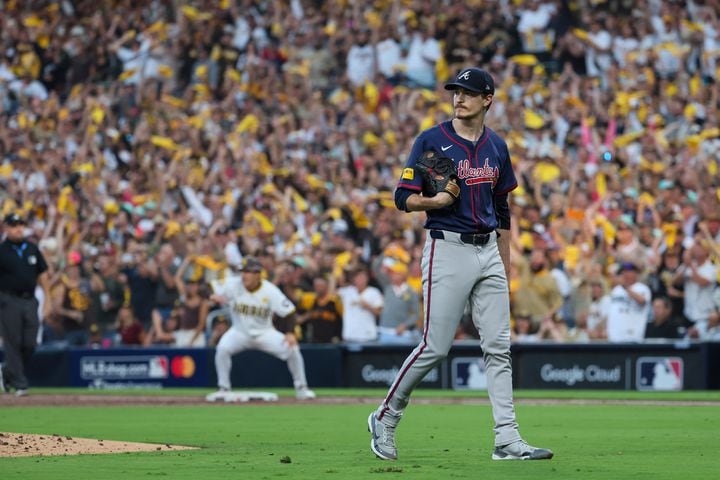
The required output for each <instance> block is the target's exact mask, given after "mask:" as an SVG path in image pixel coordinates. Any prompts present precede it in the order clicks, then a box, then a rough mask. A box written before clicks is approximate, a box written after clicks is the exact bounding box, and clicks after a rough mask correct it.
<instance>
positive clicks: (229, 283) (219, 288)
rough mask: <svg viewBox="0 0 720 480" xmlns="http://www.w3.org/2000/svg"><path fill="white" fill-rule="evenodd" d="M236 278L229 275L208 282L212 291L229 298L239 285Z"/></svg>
mask: <svg viewBox="0 0 720 480" xmlns="http://www.w3.org/2000/svg"><path fill="white" fill-rule="evenodd" d="M238 280H239V279H238V278H236V277H230V278H226V279H224V280H213V281H212V282H210V285H211V287H212V289H213V293H215V294H216V295H220V296H223V297H225V298H229V297H231V296H232V294H233V293H236V292H237V289H238V288H239V287H240V286H239V285H238Z"/></svg>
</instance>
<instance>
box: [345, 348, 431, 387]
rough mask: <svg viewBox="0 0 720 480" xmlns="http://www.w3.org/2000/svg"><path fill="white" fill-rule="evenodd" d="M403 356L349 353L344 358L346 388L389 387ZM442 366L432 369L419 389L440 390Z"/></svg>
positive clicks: (403, 358)
mask: <svg viewBox="0 0 720 480" xmlns="http://www.w3.org/2000/svg"><path fill="white" fill-rule="evenodd" d="M405 357H406V355H404V354H387V353H380V352H377V353H375V352H372V353H370V352H363V353H351V354H349V355H348V356H347V357H346V363H345V369H344V373H345V375H344V376H345V381H346V382H347V386H348V387H382V388H387V387H389V386H390V385H391V384H392V382H393V380H394V379H395V377H396V376H397V374H398V372H399V371H400V367H401V366H402V364H403V362H404V361H405ZM442 365H443V364H440V365H438V366H436V367H434V368H433V369H432V370H430V372H428V374H427V375H426V376H425V378H424V379H423V381H422V382H420V385H419V387H429V388H442V387H443V386H444V385H443V382H442Z"/></svg>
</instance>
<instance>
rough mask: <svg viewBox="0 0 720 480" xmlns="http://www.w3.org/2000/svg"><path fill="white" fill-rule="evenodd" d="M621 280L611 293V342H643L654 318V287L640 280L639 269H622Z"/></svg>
mask: <svg viewBox="0 0 720 480" xmlns="http://www.w3.org/2000/svg"><path fill="white" fill-rule="evenodd" d="M618 274H619V275H620V281H619V282H618V284H617V285H616V286H615V288H613V289H612V291H611V292H610V305H609V308H608V316H607V337H608V341H610V342H641V341H643V339H644V338H645V328H646V327H647V323H648V320H649V319H650V311H651V303H650V302H651V297H652V294H651V293H650V287H648V286H647V285H645V284H644V283H642V282H639V281H638V267H637V265H635V264H633V263H629V262H628V263H623V264H622V265H621V266H620V271H619V272H618Z"/></svg>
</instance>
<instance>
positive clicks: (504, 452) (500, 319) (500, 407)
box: [470, 244, 553, 460]
mask: <svg viewBox="0 0 720 480" xmlns="http://www.w3.org/2000/svg"><path fill="white" fill-rule="evenodd" d="M483 256H484V257H485V260H486V275H485V277H484V278H483V279H482V281H481V282H479V283H478V284H477V285H476V286H475V288H474V289H473V291H472V295H471V299H470V301H471V302H472V316H473V323H474V324H475V326H476V327H477V329H478V333H479V334H480V345H481V346H482V350H483V359H484V360H485V369H486V372H487V389H488V396H489V397H490V404H491V405H492V412H493V419H494V420H495V429H494V430H495V447H496V448H495V451H494V452H493V455H492V458H493V459H494V460H524V459H531V460H542V459H549V458H552V456H553V453H552V452H551V451H550V450H546V449H542V448H536V447H532V446H530V445H528V444H527V443H525V442H524V441H523V440H522V438H521V437H520V432H519V431H518V425H517V421H516V419H515V407H514V405H513V390H512V364H511V358H510V297H509V295H508V282H507V280H506V277H505V267H504V265H503V262H502V260H501V258H500V254H499V252H498V249H497V244H492V245H488V247H487V248H486V249H484V250H483Z"/></svg>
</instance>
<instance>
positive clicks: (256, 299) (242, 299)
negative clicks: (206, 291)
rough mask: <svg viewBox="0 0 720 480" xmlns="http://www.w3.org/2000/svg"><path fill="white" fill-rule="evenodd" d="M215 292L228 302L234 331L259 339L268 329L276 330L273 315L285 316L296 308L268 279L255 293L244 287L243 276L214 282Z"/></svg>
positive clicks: (263, 281)
mask: <svg viewBox="0 0 720 480" xmlns="http://www.w3.org/2000/svg"><path fill="white" fill-rule="evenodd" d="M213 289H214V291H215V293H216V294H217V295H222V296H223V297H225V298H226V299H227V300H228V306H229V308H230V316H231V317H232V322H233V328H237V329H239V330H241V331H243V332H245V333H247V334H248V335H252V336H257V335H260V334H261V333H263V332H265V331H267V330H268V329H274V328H275V327H273V323H272V317H273V314H277V315H278V316H280V317H286V316H288V315H290V314H291V313H292V312H294V311H295V305H293V303H292V302H291V301H290V300H289V299H288V298H287V297H286V296H285V294H283V293H282V291H281V290H280V289H279V288H278V287H276V286H275V285H273V284H272V283H270V282H268V281H267V280H262V282H261V283H260V287H259V288H258V289H257V290H255V291H254V292H250V291H248V290H247V289H246V288H245V286H244V285H243V283H242V279H241V278H240V277H230V278H228V279H227V280H225V281H224V282H222V283H214V284H213Z"/></svg>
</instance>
